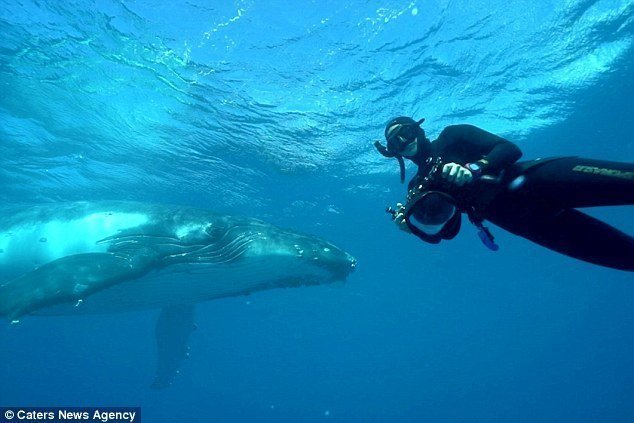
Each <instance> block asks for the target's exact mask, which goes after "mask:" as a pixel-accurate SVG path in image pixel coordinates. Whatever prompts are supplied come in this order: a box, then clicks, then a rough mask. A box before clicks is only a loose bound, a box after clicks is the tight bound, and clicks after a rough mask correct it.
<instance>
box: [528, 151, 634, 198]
mask: <svg viewBox="0 0 634 423" xmlns="http://www.w3.org/2000/svg"><path fill="white" fill-rule="evenodd" d="M525 177H526V182H525V186H524V187H522V190H526V191H528V192H525V193H528V194H530V195H531V196H532V197H533V198H534V199H535V201H537V202H539V203H542V205H543V206H545V207H550V208H562V209H567V208H577V207H597V206H618V205H634V163H620V162H609V161H605V160H593V159H583V158H578V157H566V158H561V159H557V160H552V161H548V162H545V163H544V164H543V165H538V166H536V167H535V168H533V169H529V170H528V171H527V172H526V175H525Z"/></svg>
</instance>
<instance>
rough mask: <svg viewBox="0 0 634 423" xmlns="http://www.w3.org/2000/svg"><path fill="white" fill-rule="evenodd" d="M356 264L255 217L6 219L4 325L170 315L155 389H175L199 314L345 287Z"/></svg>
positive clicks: (28, 213)
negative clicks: (285, 292) (261, 297)
mask: <svg viewBox="0 0 634 423" xmlns="http://www.w3.org/2000/svg"><path fill="white" fill-rule="evenodd" d="M355 265H356V262H355V260H354V258H353V257H352V256H351V255H349V254H348V253H346V252H345V251H343V250H341V249H340V248H338V247H336V246H335V245H333V244H331V243H329V242H327V241H324V240H321V239H319V238H315V237H312V236H309V235H304V234H300V233H297V232H293V231H291V230H288V229H284V228H280V227H276V226H273V225H270V224H267V223H265V222H262V221H260V220H256V219H251V218H247V217H236V216H230V215H222V214H216V213H213V212H211V211H208V210H204V209H195V208H186V207H179V206H172V205H159V204H146V203H134V202H119V201H111V202H73V203H59V204H45V205H37V206H25V207H14V208H4V209H2V210H0V316H2V317H5V318H7V319H9V320H11V321H13V322H17V321H18V319H19V318H21V317H22V316H25V315H56V314H57V315H60V314H64V315H73V314H83V313H116V312H125V311H132V310H142V309H151V308H157V309H161V313H160V315H159V319H158V321H157V324H156V337H157V346H158V369H157V374H156V378H155V381H154V386H155V387H163V386H166V385H168V384H169V383H171V381H172V379H173V377H174V374H175V373H176V372H177V370H178V367H179V364H180V362H181V360H182V359H183V358H184V357H185V356H186V353H187V339H188V337H189V334H190V333H191V332H192V330H193V329H194V328H195V325H194V313H193V305H194V304H196V303H199V302H204V301H209V300H213V299H217V298H223V297H230V296H237V295H247V294H250V293H252V292H255V291H259V290H265V289H273V288H284V287H298V286H304V285H318V284H325V283H331V282H334V281H337V280H345V278H346V277H347V276H348V275H349V274H350V272H351V271H352V270H353V269H354V267H355Z"/></svg>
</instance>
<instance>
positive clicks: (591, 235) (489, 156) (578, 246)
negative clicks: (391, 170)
mask: <svg viewBox="0 0 634 423" xmlns="http://www.w3.org/2000/svg"><path fill="white" fill-rule="evenodd" d="M427 154H429V153H427ZM521 154H522V153H521V151H520V150H519V148H518V147H517V146H515V145H514V144H513V143H511V142H510V141H507V140H505V139H504V138H501V137H499V136H497V135H494V134H491V133H489V132H486V131H484V130H482V129H479V128H477V127H475V126H471V125H454V126H449V127H447V128H445V130H443V132H442V133H441V134H440V136H439V137H438V139H437V140H436V141H435V142H433V143H432V144H431V156H433V157H441V158H442V159H443V163H451V162H455V163H459V164H461V165H465V164H467V163H473V162H475V161H477V160H480V159H483V158H484V159H485V160H487V161H488V162H489V164H488V165H487V166H486V167H485V168H484V169H483V174H485V175H499V174H500V172H502V171H504V172H503V173H502V174H501V176H502V177H501V183H500V184H499V185H495V186H492V185H488V186H487V185H486V184H484V183H483V182H482V183H480V181H475V182H474V183H471V184H469V185H467V186H463V187H460V188H457V190H469V191H470V196H471V197H472V198H473V199H474V201H475V202H476V203H478V198H484V199H486V200H485V201H482V202H480V203H479V204H476V210H477V211H478V214H479V215H480V216H481V217H482V218H484V219H486V220H489V221H491V222H493V223H494V224H496V225H498V226H500V227H502V228H504V229H506V230H508V231H509V232H511V233H514V234H516V235H519V236H522V237H524V238H526V239H529V240H531V241H533V242H535V243H537V244H540V245H542V246H544V247H547V248H550V249H552V250H555V251H558V252H560V253H563V254H566V255H568V256H571V257H575V258H578V259H581V260H584V261H588V262H591V263H595V264H598V265H602V266H607V267H612V268H616V269H622V270H629V271H634V237H632V236H630V235H627V234H625V233H623V232H621V231H619V230H618V229H616V228H614V227H612V226H610V225H608V224H606V223H604V222H602V221H600V220H598V219H595V218H593V217H591V216H588V215H587V214H584V213H582V212H580V211H578V210H575V208H578V207H595V206H616V205H634V163H618V162H608V161H602V160H591V159H582V158H577V157H560V158H552V159H543V160H534V161H530V162H518V163H515V162H516V161H517V160H518V159H519V158H520V156H521ZM425 158H426V154H422V153H421V154H419V155H417V156H416V157H414V158H413V159H412V161H414V162H415V163H416V164H417V165H418V166H419V172H418V174H417V176H418V175H424V174H426V173H427V171H428V170H427V166H426V165H425V162H424V160H425ZM416 180H417V177H414V178H413V179H412V181H410V188H412V187H413V186H414V184H415V183H416Z"/></svg>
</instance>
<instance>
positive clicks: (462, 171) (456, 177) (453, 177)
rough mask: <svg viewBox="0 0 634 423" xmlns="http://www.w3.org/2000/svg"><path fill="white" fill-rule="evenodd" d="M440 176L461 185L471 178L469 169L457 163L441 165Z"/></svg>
mask: <svg viewBox="0 0 634 423" xmlns="http://www.w3.org/2000/svg"><path fill="white" fill-rule="evenodd" d="M442 177H443V178H445V180H447V181H448V182H451V183H452V184H456V185H458V186H463V185H464V184H467V183H469V182H471V181H472V180H473V174H472V173H471V171H470V170H469V169H467V168H466V167H464V166H462V165H459V164H458V163H447V164H446V165H444V166H443V167H442Z"/></svg>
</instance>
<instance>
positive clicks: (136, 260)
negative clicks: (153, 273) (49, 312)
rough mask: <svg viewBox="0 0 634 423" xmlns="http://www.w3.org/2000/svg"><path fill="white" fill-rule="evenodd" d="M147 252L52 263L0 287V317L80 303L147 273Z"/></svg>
mask: <svg viewBox="0 0 634 423" xmlns="http://www.w3.org/2000/svg"><path fill="white" fill-rule="evenodd" d="M153 261H154V258H153V256H152V255H151V254H150V253H147V254H144V253H139V254H137V255H135V256H133V257H131V256H124V255H116V254H111V253H90V254H76V255H73V256H68V257H64V258H61V259H58V260H54V261H52V262H50V263H47V264H45V265H43V266H40V267H38V268H37V269H35V270H33V271H31V272H29V273H26V274H25V275H22V276H20V277H19V278H17V279H14V280H12V281H11V282H9V283H7V284H6V285H3V286H2V287H0V316H4V317H7V318H9V319H16V318H18V317H20V316H22V315H24V314H28V313H32V312H34V311H36V310H38V309H41V308H43V307H47V306H52V305H56V304H63V303H79V301H82V300H83V299H84V298H86V297H88V296H89V295H90V294H92V293H94V292H96V291H99V290H102V289H104V288H107V287H109V286H112V285H115V284H117V283H120V282H122V281H125V280H129V279H132V278H136V277H139V276H141V275H142V274H143V273H145V272H147V270H148V269H149V266H150V264H151V263H152V262H153Z"/></svg>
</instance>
